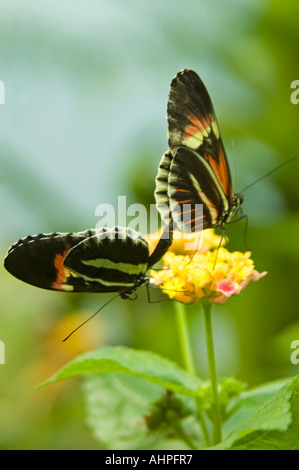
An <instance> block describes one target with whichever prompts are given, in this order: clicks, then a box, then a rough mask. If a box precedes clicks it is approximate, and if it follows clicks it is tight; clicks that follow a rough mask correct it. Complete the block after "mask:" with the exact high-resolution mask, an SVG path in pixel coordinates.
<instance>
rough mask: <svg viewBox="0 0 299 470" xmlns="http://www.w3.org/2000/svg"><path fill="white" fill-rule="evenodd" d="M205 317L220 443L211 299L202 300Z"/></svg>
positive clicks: (219, 432)
mask: <svg viewBox="0 0 299 470" xmlns="http://www.w3.org/2000/svg"><path fill="white" fill-rule="evenodd" d="M202 305H203V309H204V317H205V330H206V341H207V352H208V362H209V372H210V380H211V385H212V390H213V398H214V405H215V421H214V444H218V443H219V442H220V441H221V439H222V431H221V422H222V420H221V410H220V402H219V395H218V382H217V372H216V361H215V351H214V340H213V329H212V303H211V302H209V301H204V302H202Z"/></svg>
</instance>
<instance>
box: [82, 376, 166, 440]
mask: <svg viewBox="0 0 299 470" xmlns="http://www.w3.org/2000/svg"><path fill="white" fill-rule="evenodd" d="M84 392H85V402H86V409H87V423H88V425H89V427H90V428H91V430H92V432H93V434H94V436H95V437H96V438H97V439H98V440H100V442H101V443H102V444H104V445H105V447H106V448H108V449H149V448H152V447H153V446H154V445H155V444H157V443H158V442H159V441H160V440H161V439H162V438H163V436H160V435H159V434H158V433H153V432H151V433H149V432H148V429H147V426H146V421H145V417H146V416H147V415H148V414H149V413H150V412H151V411H152V409H151V404H152V403H153V402H155V401H156V400H159V399H161V397H162V396H163V395H165V390H164V389H163V388H162V387H160V386H158V385H155V384H153V383H150V382H149V381H145V380H142V379H140V378H139V377H134V376H132V375H131V376H129V375H124V374H122V375H120V374H101V375H89V376H87V377H86V378H85V380H84Z"/></svg>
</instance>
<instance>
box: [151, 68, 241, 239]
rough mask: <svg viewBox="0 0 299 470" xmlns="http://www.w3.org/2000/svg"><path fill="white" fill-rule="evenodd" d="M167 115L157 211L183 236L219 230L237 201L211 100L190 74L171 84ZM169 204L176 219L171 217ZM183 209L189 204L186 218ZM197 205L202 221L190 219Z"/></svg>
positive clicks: (180, 75) (184, 73)
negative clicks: (199, 205)
mask: <svg viewBox="0 0 299 470" xmlns="http://www.w3.org/2000/svg"><path fill="white" fill-rule="evenodd" d="M167 111H168V115H167V120H168V143H169V151H168V152H166V154H165V155H164V156H163V157H162V160H161V162H160V165H159V171H158V176H157V178H156V192H155V196H156V203H157V207H158V210H159V211H160V213H161V216H162V218H163V219H165V218H167V217H170V216H171V215H172V217H173V219H174V221H175V223H176V225H177V226H178V228H179V229H180V230H183V231H187V232H189V231H197V230H200V229H205V228H212V227H217V226H223V225H224V224H225V223H226V222H227V221H228V219H229V218H230V216H231V215H232V214H233V213H234V212H235V210H236V208H237V207H238V205H239V204H240V201H241V199H240V197H239V195H235V196H233V194H232V188H231V186H232V185H231V175H230V169H229V166H228V161H227V157H226V154H225V149H224V146H223V143H222V140H221V137H220V132H219V126H218V123H217V119H216V115H215V112H214V109H213V105H212V101H211V98H210V96H209V94H208V92H207V90H206V87H205V86H204V84H203V82H202V81H201V79H200V78H199V77H198V75H197V74H196V73H195V72H194V71H193V70H187V69H186V70H182V71H181V72H179V73H178V74H177V75H176V77H175V78H174V79H173V80H172V83H171V87H170V94H169V100H168V105H167ZM167 172H168V173H167ZM175 204H177V205H178V206H179V210H178V212H177V214H176V213H175V212H173V211H172V208H173V207H175ZM184 204H191V209H189V213H188V212H186V211H185V212H184V207H183V206H184ZM198 204H202V211H203V213H202V217H201V216H200V214H198V213H195V210H196V209H195V207H196V205H198ZM167 205H168V210H167ZM165 206H166V208H165ZM186 216H188V217H189V222H187V223H186V222H185V220H183V219H186ZM188 217H187V219H188Z"/></svg>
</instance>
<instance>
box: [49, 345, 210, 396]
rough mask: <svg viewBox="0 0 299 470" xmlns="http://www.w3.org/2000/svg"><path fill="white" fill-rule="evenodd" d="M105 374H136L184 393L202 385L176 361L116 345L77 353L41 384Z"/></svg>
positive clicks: (193, 394) (194, 390)
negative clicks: (81, 376)
mask: <svg viewBox="0 0 299 470" xmlns="http://www.w3.org/2000/svg"><path fill="white" fill-rule="evenodd" d="M104 373H105V374H106V373H119V374H128V375H135V376H138V377H142V378H144V379H146V380H149V381H150V382H153V383H155V384H157V385H161V386H162V387H164V388H166V389H168V390H171V391H173V392H175V393H179V394H181V395H187V396H196V395H197V392H198V390H199V388H200V386H201V380H200V379H199V378H198V377H196V376H193V375H191V374H189V373H187V372H185V371H184V370H183V369H181V368H180V367H179V366H178V365H177V364H175V363H174V362H172V361H170V360H168V359H165V358H163V357H161V356H159V355H158V354H154V353H152V352H149V351H141V350H135V349H131V348H127V347H124V346H115V347H107V348H102V349H98V350H95V351H90V352H88V353H85V354H83V355H81V356H79V357H78V358H76V359H75V360H73V361H72V362H70V363H68V364H67V365H66V366H65V367H64V368H63V369H62V370H60V371H59V372H58V373H57V374H56V375H54V376H53V377H52V378H50V379H49V380H47V381H46V382H44V383H43V384H41V385H40V387H41V386H45V385H49V384H51V383H55V382H58V381H59V380H63V379H66V378H69V377H74V376H79V375H85V374H104Z"/></svg>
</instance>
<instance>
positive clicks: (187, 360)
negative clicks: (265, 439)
mask: <svg viewBox="0 0 299 470" xmlns="http://www.w3.org/2000/svg"><path fill="white" fill-rule="evenodd" d="M174 305H175V312H176V319H177V325H178V332H179V337H180V345H181V351H182V356H183V362H184V367H185V369H186V370H187V371H188V372H190V374H193V375H196V370H195V366H194V360H193V355H192V350H191V344H190V337H189V333H188V325H187V315H186V307H185V305H184V304H182V303H181V302H174ZM196 406H197V414H198V418H199V421H200V424H201V428H202V432H203V435H204V438H205V443H206V445H207V446H209V445H210V438H209V433H208V430H207V426H206V422H205V419H204V415H203V410H202V406H201V403H200V402H199V400H198V399H196Z"/></svg>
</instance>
